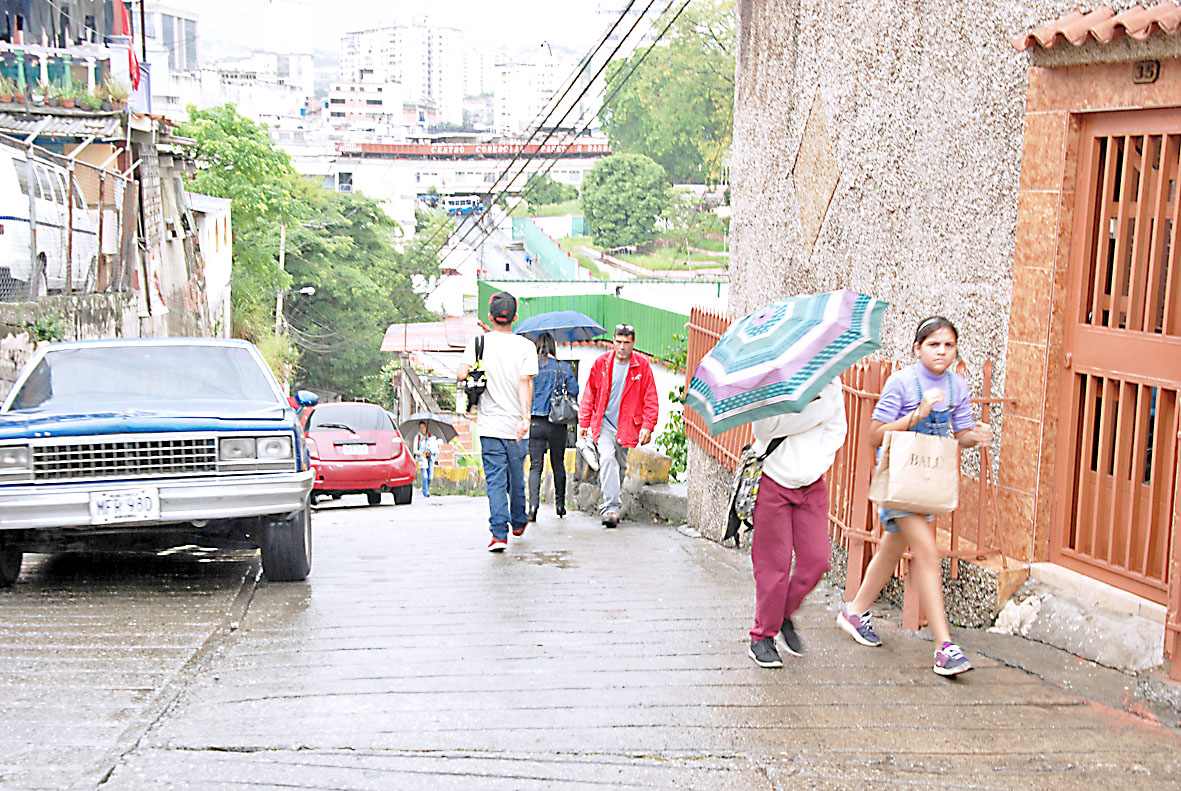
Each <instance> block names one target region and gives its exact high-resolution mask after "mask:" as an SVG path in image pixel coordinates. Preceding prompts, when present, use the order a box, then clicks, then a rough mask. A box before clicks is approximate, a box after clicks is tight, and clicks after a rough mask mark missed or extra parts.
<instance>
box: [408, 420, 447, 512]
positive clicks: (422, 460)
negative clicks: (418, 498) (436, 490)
mask: <svg viewBox="0 0 1181 791" xmlns="http://www.w3.org/2000/svg"><path fill="white" fill-rule="evenodd" d="M441 446H442V442H440V441H439V438H438V437H436V436H435V435H433V434H431V433H430V430H429V429H428V428H427V424H426V421H425V420H423V421H420V422H419V424H418V433H417V434H415V435H414V458H415V459H417V460H418V469H419V470H421V471H422V496H423V497H430V496H431V481H432V480H433V479H434V477H435V459H436V458H437V457H438V455H439V448H440V447H441Z"/></svg>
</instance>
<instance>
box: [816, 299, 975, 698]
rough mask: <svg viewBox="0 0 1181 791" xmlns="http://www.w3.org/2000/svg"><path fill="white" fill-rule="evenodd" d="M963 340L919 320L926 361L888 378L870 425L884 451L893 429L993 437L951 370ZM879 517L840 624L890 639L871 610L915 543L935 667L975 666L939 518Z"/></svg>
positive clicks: (944, 326) (963, 442) (917, 580)
mask: <svg viewBox="0 0 1181 791" xmlns="http://www.w3.org/2000/svg"><path fill="white" fill-rule="evenodd" d="M958 343H959V333H958V332H957V331H956V328H955V326H954V325H953V324H952V323H951V322H950V321H948V320H947V319H945V318H943V317H942V316H932V317H931V318H929V319H924V320H923V321H922V322H920V323H919V327H918V330H917V331H916V332H915V338H914V353H915V354H916V355H918V358H919V361H918V362H917V363H915V364H914V365H911V366H908V367H906V368H903V369H902V370H900V371H896V372H895V373H894V374H893V375H892V376H891V377H890V378H889V379H888V380H886V386H885V387H884V388H883V389H882V396H881V399H880V400H879V401H878V405H877V407H876V408H875V409H874V411H873V416H872V422H871V424H870V425H871V430H870V442H871V443H872V445H873V447H875V448H879V449H880V448H881V446H882V440H883V439H884V438H885V436H886V432H887V431H917V432H919V433H921V434H933V435H942V436H946V435H948V434H950V435H952V436H954V437H955V438H956V439H957V440H958V441H959V444H960V447H964V448H970V447H972V446H974V445H976V444H977V443H980V442H988V441H990V440H991V438H992V432H991V429H990V428H989V426H988V424H987V423H978V422H976V420H975V418H974V417H973V416H972V403H971V397H970V395H969V393H968V383H967V382H966V381H965V380H964V378H963V377H962V376H960V375H959V374H957V373H954V372H952V371H951V370H950V368H951V365H952V363H954V362H955V361H956V358H957V356H958V351H957V346H958ZM878 517H879V518H880V520H881V523H882V530H883V533H882V542H881V543H880V544H879V545H878V550H877V552H875V553H874V556H873V560H871V561H870V563H869V566H868V567H867V568H866V569H865V577H864V578H863V579H862V581H861V588H860V590H858V591H857V595H856V596H855V597H854V598H853V600H852V601H851V602H849V603H848V604H847V605H846V606H845V607H844V608H842V609H841V611H840V612H839V613H838V614H837V624H838V625H839V626H840V627H841V628H842V629H844V630H845V631H846V632H848V633H849V634H850V635H851V636H852V637H853V639H854V640H856V641H857V642H858V643H861V644H862V645H868V646H873V647H877V646H879V645H881V644H882V641H881V640H880V639H879V638H878V636H877V634H876V633H875V632H874V630H873V623H872V622H871V620H870V615H869V608H870V605H872V604H873V603H874V601H876V600H877V598H878V594H880V593H881V592H882V588H884V587H885V585H886V583H887V582H889V580H890V577H891V576H893V574H894V568H895V567H896V566H897V565H898V561H899V560H900V559H901V558H902V553H903V551H905V550H906V547H907V546H908V545H909V546H910V548H911V553H912V555H913V557H914V560H913V561H912V563H911V573H912V575H913V578H912V579H911V583H912V584H914V585H916V586H918V594H919V601H920V602H921V603H922V607H923V610H924V611H926V613H927V617H928V619H929V621H928V625H929V626H930V627H931V634H932V636H933V637H934V638H935V645H937V646H939V649H938V650H936V651H935V668H934V669H935V672H936V673H938V674H939V675H941V676H954V675H958V674H959V673H963V672H965V671H968V670H971V669H972V663H971V662H969V661H968V658H967V657H966V656H964V652H963V651H962V650H960V647H959V646H958V645H956V644H955V643H953V642H952V641H951V632H950V631H949V630H948V628H947V615H946V613H945V611H944V606H943V564H942V561H941V560H940V558H939V550H938V549H937V547H936V546H935V535H934V531H933V530H932V529H931V526H930V524H929V523H930V522H931V521H932V519H933V517H932V516H931V515H930V514H914V513H910V512H909V511H901V510H898V509H889V508H879V509H878Z"/></svg>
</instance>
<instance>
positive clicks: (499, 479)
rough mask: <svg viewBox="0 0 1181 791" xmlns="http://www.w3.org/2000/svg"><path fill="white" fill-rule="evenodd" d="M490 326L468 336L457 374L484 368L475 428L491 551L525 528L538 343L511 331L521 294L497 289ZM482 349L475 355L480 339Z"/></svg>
mask: <svg viewBox="0 0 1181 791" xmlns="http://www.w3.org/2000/svg"><path fill="white" fill-rule="evenodd" d="M488 318H490V319H491V320H492V331H491V332H488V333H485V334H484V335H482V336H480V338H474V339H472V340H471V341H469V342H468V345H467V347H466V348H465V349H464V350H463V357H462V358H461V360H460V364H459V370H458V371H456V378H458V379H459V381H461V382H462V381H463V380H464V379H466V378H467V375H468V372H469V371H471V370H472V369H473V368H476V367H477V366H478V367H480V368H483V370H484V373H485V385H486V387H485V390H484V394H483V395H481V396H480V401H479V405H478V406H477V410H478V414H477V417H476V434H477V436H479V438H480V456H481V458H482V459H483V462H484V486H485V489H486V490H487V493H488V524H489V527H490V529H491V531H492V541H491V542H490V543H489V544H488V551H489V552H503V551H504V549H505V547H507V546H508V534H509V530H512V533H513V535H514V536H518V537H519V536H522V535H524V534H525V527H526V526H527V525H528V524H529V516H528V513H527V512H526V509H525V453H526V451H527V443H526V442H525V438H526V437H528V436H529V417H530V414H531V412H532V407H533V377H534V376H536V375H537V347H535V346H534V345H533V342H532V341H530V340H529V339H528V338H525V337H523V336H520V335H514V334H513V321H514V320H515V319H516V318H517V300H516V298H515V297H514V296H513V295H512V294H510V293H508V292H507V291H498V292H497V293H495V294H493V295H492V298H491V299H490V300H489V301H488ZM481 339H482V344H483V353H482V355H481V356H480V359H479V360H477V359H476V341H477V340H481Z"/></svg>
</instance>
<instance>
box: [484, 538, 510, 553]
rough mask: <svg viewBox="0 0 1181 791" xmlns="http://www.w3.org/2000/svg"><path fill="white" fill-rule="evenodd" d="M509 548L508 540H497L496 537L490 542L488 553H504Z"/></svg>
mask: <svg viewBox="0 0 1181 791" xmlns="http://www.w3.org/2000/svg"><path fill="white" fill-rule="evenodd" d="M507 546H508V541H507V540H506V539H503V538H496V537H495V536H494V537H493V538H492V540H491V541H489V542H488V551H489V552H504V550H505V548H506V547H507Z"/></svg>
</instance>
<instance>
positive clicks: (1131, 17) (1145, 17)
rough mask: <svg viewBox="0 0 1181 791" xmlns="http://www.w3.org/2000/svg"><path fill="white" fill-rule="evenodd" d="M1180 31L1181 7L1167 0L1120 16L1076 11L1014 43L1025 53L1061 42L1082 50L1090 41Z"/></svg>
mask: <svg viewBox="0 0 1181 791" xmlns="http://www.w3.org/2000/svg"><path fill="white" fill-rule="evenodd" d="M1178 30H1181V5H1178V4H1177V3H1176V2H1174V0H1166V2H1162V3H1158V4H1156V5H1153V6H1147V7H1146V6H1142V5H1137V6H1134V7H1132V8H1129V9H1128V10H1126V11H1121V12H1120V13H1118V14H1117V13H1115V12H1114V11H1112V10H1111V8H1110V7H1108V6H1102V7H1101V8H1098V9H1096V10H1094V11H1091V12H1090V13H1083V12H1082V11H1075V12H1073V13H1070V14H1067V15H1066V16H1064V17H1062V18H1060V19H1056V20H1054V21H1053V22H1051V23H1050V24H1048V25H1042V26H1041V27H1038V28H1034V29H1033V30H1031V31H1029V32H1028V33H1026V34H1025V35H1022V36H1017V37H1016V38H1014V39H1012V41H1011V42H1010V43H1012V45H1013V47H1014V48H1016V49H1017V50H1019V51H1022V52H1024V51H1025V50H1027V49H1029V48H1030V47H1032V46H1034V45H1035V44H1036V45H1037V46H1040V47H1042V48H1043V49H1050V48H1051V47H1053V46H1054V45H1056V44H1058V43H1059V42H1060V41H1069V42H1070V43H1071V44H1074V45H1075V46H1076V47H1080V46H1082V45H1083V44H1085V43H1086V42H1087V41H1088V40H1094V41H1098V42H1099V43H1101V44H1109V43H1111V41H1113V40H1114V39H1116V38H1118V37H1120V36H1131V37H1132V38H1134V39H1136V40H1138V41H1143V40H1144V39H1146V38H1148V37H1149V36H1152V35H1155V34H1156V33H1164V34H1165V35H1169V36H1172V35H1174V34H1176V33H1177V31H1178Z"/></svg>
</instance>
